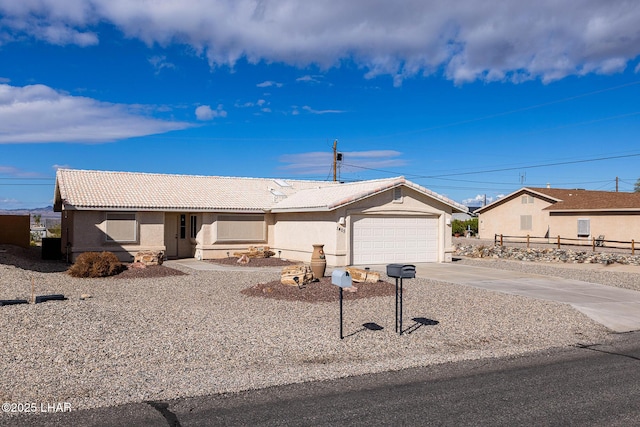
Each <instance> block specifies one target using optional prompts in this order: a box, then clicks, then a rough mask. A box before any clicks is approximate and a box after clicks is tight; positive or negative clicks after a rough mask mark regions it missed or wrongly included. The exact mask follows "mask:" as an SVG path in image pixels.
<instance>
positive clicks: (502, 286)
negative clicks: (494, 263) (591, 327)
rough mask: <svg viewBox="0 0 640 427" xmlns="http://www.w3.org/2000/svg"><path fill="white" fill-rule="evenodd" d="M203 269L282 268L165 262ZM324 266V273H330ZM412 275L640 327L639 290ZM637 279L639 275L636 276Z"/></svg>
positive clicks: (450, 267)
mask: <svg viewBox="0 0 640 427" xmlns="http://www.w3.org/2000/svg"><path fill="white" fill-rule="evenodd" d="M165 265H167V266H168V267H171V266H172V265H179V266H182V267H187V268H191V269H193V270H205V271H265V270H273V271H281V270H282V267H234V266H225V265H220V264H214V263H210V262H206V261H198V260H196V259H193V258H191V259H180V260H173V261H165ZM368 267H370V268H371V269H372V270H374V271H379V272H382V273H386V265H369V266H368ZM331 271H332V269H331V268H327V272H326V273H325V274H327V275H330V274H331ZM416 275H417V276H418V277H421V278H425V279H432V280H438V281H441V282H449V283H455V284H458V285H464V286H472V287H475V288H482V289H488V290H491V291H496V292H502V293H507V294H513V295H523V296H527V297H532V298H537V299H542V300H548V301H555V302H559V303H563V304H569V305H571V306H572V307H574V308H575V309H576V310H578V311H580V312H582V313H583V314H585V315H586V316H588V317H589V318H591V319H593V320H594V321H596V322H598V323H600V324H602V325H604V326H606V327H607V328H609V329H611V330H612V331H615V332H629V331H638V330H640V292H637V291H632V290H628V289H621V288H616V287H613V286H605V285H599V284H595V283H588V282H582V281H579V280H569V279H562V278H558V277H551V276H542V275H537V274H528V273H521V272H516V271H509V270H498V269H494V268H487V267H476V266H469V265H460V264H456V263H443V264H438V263H424V264H416ZM638 280H640V275H638Z"/></svg>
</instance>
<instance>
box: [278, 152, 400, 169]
mask: <svg viewBox="0 0 640 427" xmlns="http://www.w3.org/2000/svg"><path fill="white" fill-rule="evenodd" d="M342 155H343V160H342V164H341V169H340V171H341V173H342V174H346V173H358V172H362V171H363V170H367V169H386V168H390V167H400V166H404V165H406V161H405V160H403V159H402V158H400V156H402V153H401V152H399V151H395V150H371V151H349V152H343V153H342ZM279 161H280V162H281V163H284V164H285V165H284V166H281V167H280V169H283V170H286V171H288V172H289V173H292V174H295V175H317V174H323V173H328V171H329V170H330V168H331V165H332V163H333V153H332V152H330V151H326V152H321V151H320V152H309V153H299V154H286V155H283V156H280V158H279Z"/></svg>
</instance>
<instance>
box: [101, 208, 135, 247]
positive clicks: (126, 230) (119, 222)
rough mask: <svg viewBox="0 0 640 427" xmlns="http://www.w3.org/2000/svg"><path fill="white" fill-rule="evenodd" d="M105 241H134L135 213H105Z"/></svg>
mask: <svg viewBox="0 0 640 427" xmlns="http://www.w3.org/2000/svg"><path fill="white" fill-rule="evenodd" d="M106 223H107V229H106V231H107V242H135V241H137V240H138V222H137V221H136V214H135V213H107V221H106Z"/></svg>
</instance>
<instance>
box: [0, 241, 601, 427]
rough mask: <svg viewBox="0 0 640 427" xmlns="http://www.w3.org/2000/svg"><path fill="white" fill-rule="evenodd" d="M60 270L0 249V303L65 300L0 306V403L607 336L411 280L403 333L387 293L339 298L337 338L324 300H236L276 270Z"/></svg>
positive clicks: (134, 395)
mask: <svg viewBox="0 0 640 427" xmlns="http://www.w3.org/2000/svg"><path fill="white" fill-rule="evenodd" d="M62 270H64V268H63V267H61V266H60V265H59V264H55V263H48V264H47V263H42V262H40V261H38V260H27V261H24V260H22V261H16V260H15V259H14V258H11V259H10V258H9V257H8V255H7V253H4V254H3V253H0V299H13V298H23V299H28V298H29V296H30V293H31V280H32V279H33V282H34V283H35V287H36V295H45V294H64V295H65V296H66V297H67V298H68V299H67V300H66V301H49V302H46V303H41V304H35V305H28V304H24V305H13V306H3V307H0V325H2V326H1V328H0V342H1V343H2V345H0V364H1V365H2V372H3V375H2V376H0V401H2V402H37V403H40V402H70V403H71V404H72V408H73V410H78V409H86V408H91V407H98V406H108V405H116V404H121V403H125V402H132V401H145V400H166V399H172V398H177V397H183V396H196V395H204V394H212V393H221V392H234V391H240V390H246V389H254V388H262V387H268V386H273V385H280V384H286V383H293V382H303V381H313V380H321V379H329V378H337V377H343V376H350V375H358V374H364V373H372V372H380V371H386V370H398V369H402V368H408V367H415V366H426V365H432V364H437V363H444V362H450V361H456V360H462V359H476V358H484V357H497V356H505V355H517V354H520V353H523V352H528V351H533V350H539V349H544V348H549V347H555V346H565V345H572V344H576V343H582V344H590V343H595V342H602V341H603V340H605V339H606V336H607V335H608V331H607V330H606V329H605V328H604V327H602V326H600V325H598V324H596V323H594V322H592V321H591V320H590V319H588V318H587V317H585V316H583V315H582V314H580V313H579V312H577V311H575V310H573V309H571V308H570V307H568V306H565V305H561V304H555V303H550V302H545V301H538V300H534V299H529V298H525V297H517V296H511V295H503V294H498V293H493V292H489V291H484V290H479V289H474V288H468V287H463V286H457V285H452V284H447V283H441V282H435V281H431V280H426V279H413V280H409V281H406V282H405V292H406V293H405V298H404V302H405V304H404V313H405V317H404V326H405V328H410V327H412V326H413V330H412V331H411V333H407V334H405V335H403V336H398V335H397V334H396V333H395V332H394V307H395V306H394V296H391V295H389V296H374V297H371V298H362V299H356V300H348V301H345V310H344V315H345V326H344V330H345V335H346V337H345V339H344V340H340V339H339V323H338V320H339V318H338V314H339V312H338V303H337V302H315V303H309V302H304V301H290V300H279V299H273V298H263V297H260V296H250V295H247V293H248V294H251V292H245V293H243V292H242V291H243V290H245V289H248V288H251V287H255V285H258V284H259V283H267V282H271V281H274V280H278V279H279V273H278V272H277V271H264V272H249V271H224V272H221V271H193V270H183V272H184V273H186V274H185V275H174V276H166V277H147V278H144V277H142V278H135V277H132V278H126V277H123V278H117V277H112V278H106V279H76V278H72V277H70V276H68V275H67V274H65V273H64V272H63V271H62ZM382 276H383V278H384V279H386V280H388V279H387V278H386V276H384V274H383V275H382ZM389 281H392V280H389ZM309 286H313V285H309ZM359 286H362V287H365V286H367V285H366V284H361V285H359ZM300 292H304V290H300ZM335 292H336V294H337V293H338V289H337V288H336V289H335ZM82 294H90V295H91V296H92V297H91V298H88V299H84V300H82V299H80V296H81V295H82ZM413 318H422V319H423V320H422V321H423V322H424V320H425V319H426V320H427V322H424V323H426V324H425V325H423V324H421V323H417V322H415V321H413V320H412V319H413ZM365 324H368V325H369V326H370V325H371V324H376V325H379V326H381V327H382V328H383V329H381V330H375V329H378V328H375V327H374V328H366V327H364V326H363V325H365ZM374 326H375V325H374ZM5 420H6V419H5ZM0 421H1V420H0ZM0 423H1V422H0Z"/></svg>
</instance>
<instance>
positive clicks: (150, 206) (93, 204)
mask: <svg viewBox="0 0 640 427" xmlns="http://www.w3.org/2000/svg"><path fill="white" fill-rule="evenodd" d="M286 183H288V184H289V185H290V186H289V187H286V186H284V187H283V186H280V185H279V184H278V183H277V182H276V181H275V180H273V179H267V178H231V177H220V176H197V175H168V174H157V173H138V172H106V171H87V170H71V169H60V170H58V172H57V174H56V195H55V198H56V202H57V203H56V208H58V210H59V209H60V208H61V205H62V204H64V205H65V209H123V210H190V211H218V210H222V211H225V210H228V211H265V210H268V209H269V208H270V207H271V206H272V205H273V204H274V202H275V200H276V199H278V198H284V197H285V196H289V195H291V194H293V193H295V192H296V191H299V190H300V189H303V188H308V187H312V186H318V185H323V186H328V185H332V184H333V183H330V182H324V181H303V180H286ZM58 205H59V206H58Z"/></svg>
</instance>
